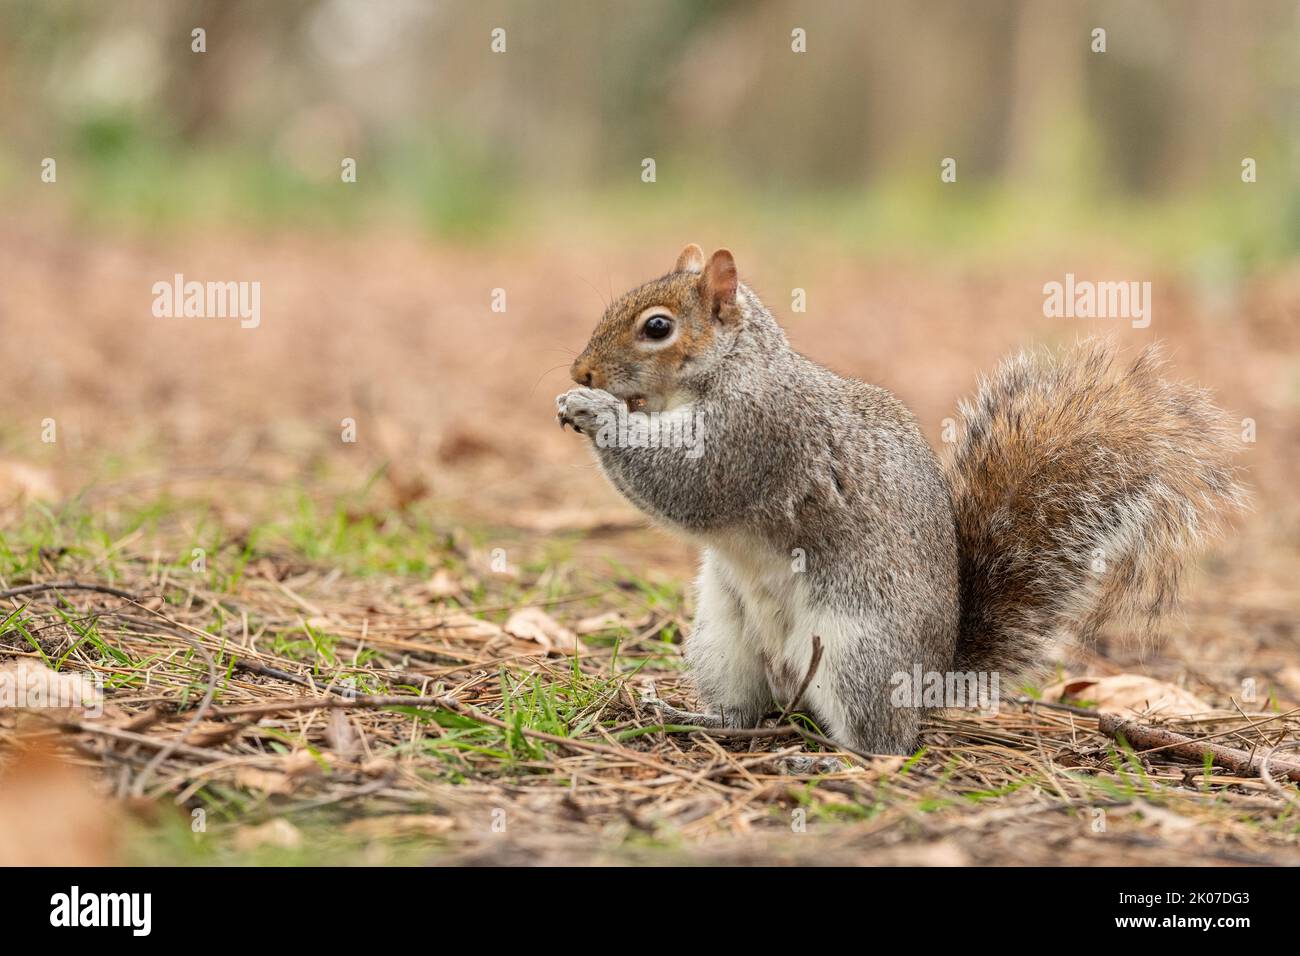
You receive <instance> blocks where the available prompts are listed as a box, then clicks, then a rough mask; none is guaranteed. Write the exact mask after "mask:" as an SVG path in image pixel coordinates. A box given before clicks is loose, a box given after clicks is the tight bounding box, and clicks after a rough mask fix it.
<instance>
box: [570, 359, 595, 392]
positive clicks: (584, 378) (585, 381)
mask: <svg viewBox="0 0 1300 956" xmlns="http://www.w3.org/2000/svg"><path fill="white" fill-rule="evenodd" d="M569 374H570V375H572V376H573V380H574V381H575V382H577V383H578V384H579V385H585V386H587V387H588V388H591V382H592V375H591V366H590V365H588V364H587V363H586V362H584V361H583V360H582V359H578V361H576V362H574V363H573V368H571V369H569Z"/></svg>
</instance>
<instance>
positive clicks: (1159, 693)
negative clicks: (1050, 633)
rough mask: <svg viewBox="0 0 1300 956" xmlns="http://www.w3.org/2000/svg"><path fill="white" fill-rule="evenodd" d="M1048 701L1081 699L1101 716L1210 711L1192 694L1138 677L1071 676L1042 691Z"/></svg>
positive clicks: (1176, 714) (1153, 679) (1186, 713)
mask: <svg viewBox="0 0 1300 956" xmlns="http://www.w3.org/2000/svg"><path fill="white" fill-rule="evenodd" d="M1043 699H1044V700H1049V701H1065V700H1083V701H1087V702H1089V704H1090V706H1092V708H1093V709H1094V710H1096V711H1098V712H1100V713H1103V714H1121V715H1130V714H1142V715H1150V716H1153V717H1186V716H1189V715H1191V714H1204V713H1207V712H1209V711H1212V710H1213V709H1214V708H1213V707H1211V706H1210V705H1209V704H1207V703H1206V702H1205V701H1203V700H1201V699H1200V698H1199V697H1197V696H1196V695H1195V694H1192V693H1190V692H1188V691H1185V690H1183V689H1182V688H1181V687H1175V686H1174V685H1173V684H1168V683H1165V682H1164V681H1160V680H1156V679H1155V678H1154V677H1145V676H1143V675H1141V674H1114V675H1112V676H1110V677H1075V678H1070V679H1067V680H1063V681H1059V682H1058V683H1055V684H1052V685H1050V686H1048V687H1045V688H1043Z"/></svg>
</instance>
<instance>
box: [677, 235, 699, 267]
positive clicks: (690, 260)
mask: <svg viewBox="0 0 1300 956" xmlns="http://www.w3.org/2000/svg"><path fill="white" fill-rule="evenodd" d="M673 271H674V272H703V271H704V250H703V249H701V248H700V247H699V246H697V245H696V244H695V243H693V242H692V243H691V244H690V245H689V246H687V247H686V248H685V249H683V250H682V254H681V255H680V256H678V257H677V265H676V266H675V267H674V268H673Z"/></svg>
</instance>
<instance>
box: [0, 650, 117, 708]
mask: <svg viewBox="0 0 1300 956" xmlns="http://www.w3.org/2000/svg"><path fill="white" fill-rule="evenodd" d="M10 708H15V709H30V710H41V711H45V710H53V711H64V712H75V713H85V712H86V710H87V709H89V710H91V711H92V712H95V713H100V712H102V709H103V700H102V698H101V696H100V693H99V688H98V687H96V686H95V682H94V681H92V680H91V679H90V678H89V677H87V676H86V675H84V674H79V673H77V672H75V671H54V670H50V668H48V667H46V666H45V665H44V664H38V663H36V662H35V661H31V660H27V659H26V658H19V659H18V660H16V661H10V662H9V663H7V664H4V665H3V666H0V711H3V710H7V709H10Z"/></svg>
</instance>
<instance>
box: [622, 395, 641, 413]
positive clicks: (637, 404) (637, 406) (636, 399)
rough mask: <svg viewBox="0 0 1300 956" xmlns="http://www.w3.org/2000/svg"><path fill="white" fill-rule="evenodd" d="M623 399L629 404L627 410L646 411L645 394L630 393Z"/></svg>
mask: <svg viewBox="0 0 1300 956" xmlns="http://www.w3.org/2000/svg"><path fill="white" fill-rule="evenodd" d="M623 401H624V403H625V404H626V405H627V410H628V411H629V412H643V411H645V396H644V395H629V396H628V397H627V398H625V399H623Z"/></svg>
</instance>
